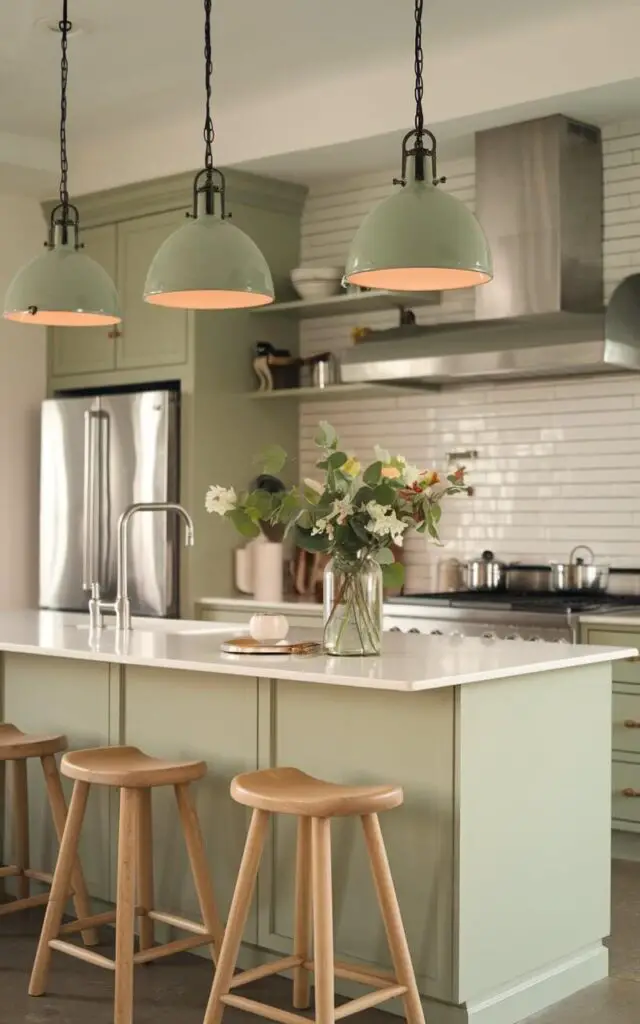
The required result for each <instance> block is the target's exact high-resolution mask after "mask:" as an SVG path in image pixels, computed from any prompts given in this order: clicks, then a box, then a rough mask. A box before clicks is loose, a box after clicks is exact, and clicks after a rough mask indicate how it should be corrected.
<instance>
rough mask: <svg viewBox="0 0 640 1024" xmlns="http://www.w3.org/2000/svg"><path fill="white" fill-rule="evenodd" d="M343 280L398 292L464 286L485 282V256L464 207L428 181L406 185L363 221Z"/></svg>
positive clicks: (476, 229) (489, 272) (487, 255)
mask: <svg viewBox="0 0 640 1024" xmlns="http://www.w3.org/2000/svg"><path fill="white" fill-rule="evenodd" d="M345 277H346V279H347V281H349V282H350V283H351V284H357V285H361V286H362V287H364V288H385V289H388V290H389V291H399V292H404V291H408V292H422V291H445V290H446V289H449V288H469V287H473V286H474V285H479V284H485V283H486V282H487V281H490V280H491V277H492V269H491V254H490V252H489V246H488V244H487V240H486V238H485V236H484V232H483V230H482V228H481V227H480V224H479V223H478V221H477V220H476V218H475V217H474V215H473V214H472V213H471V211H470V210H469V209H467V207H466V206H465V205H464V203H461V202H460V200H459V199H456V198H455V197H454V196H452V195H449V194H448V193H447V192H443V191H441V190H440V189H438V188H436V186H435V185H432V184H431V183H430V182H427V181H411V182H410V183H409V184H407V185H406V187H405V188H403V189H401V190H399V191H398V192H394V194H393V195H391V196H389V198H388V199H385V200H383V201H382V202H381V203H380V204H379V205H378V206H376V207H375V208H374V209H373V210H372V211H371V213H369V215H368V216H367V217H365V219H364V221H363V223H362V224H361V225H360V228H359V229H358V231H357V233H356V236H355V238H354V240H353V242H352V243H351V249H350V252H349V256H348V258H347V265H346V270H345Z"/></svg>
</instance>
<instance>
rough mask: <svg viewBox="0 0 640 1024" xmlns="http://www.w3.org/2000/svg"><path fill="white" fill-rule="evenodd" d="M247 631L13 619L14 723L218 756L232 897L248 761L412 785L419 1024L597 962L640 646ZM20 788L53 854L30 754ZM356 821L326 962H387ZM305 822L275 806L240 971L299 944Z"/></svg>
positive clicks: (602, 961)
mask: <svg viewBox="0 0 640 1024" xmlns="http://www.w3.org/2000/svg"><path fill="white" fill-rule="evenodd" d="M79 626H80V627H85V628H78V627H79ZM234 629H237V626H235V627H234V626H231V627H230V626H229V625H225V624H216V623H210V622H209V623H207V622H184V621H183V622H173V623H168V622H164V623H160V622H158V623H155V624H154V625H153V626H151V625H149V624H147V626H146V627H145V626H144V625H141V624H137V623H135V624H134V629H133V631H132V632H130V633H128V634H122V633H118V632H117V631H115V630H104V631H102V632H101V633H99V634H97V635H92V634H91V633H90V632H89V631H88V630H87V629H86V619H85V620H84V621H83V617H82V616H71V615H62V614H56V613H51V612H41V613H37V612H23V613H7V614H2V615H0V652H2V653H1V657H2V700H3V708H4V715H5V720H13V721H14V722H16V723H17V724H18V725H19V726H21V727H22V728H25V729H30V730H31V729H33V730H37V731H48V730H50V729H54V728H55V729H59V730H61V731H66V733H67V735H68V737H69V742H70V745H71V746H73V747H80V746H85V745H87V744H104V743H112V744H115V743H125V744H134V745H139V746H140V747H143V748H144V749H145V750H147V751H148V752H149V753H151V754H157V755H161V756H169V757H171V756H173V755H175V756H178V757H186V758H192V757H193V758H203V759H204V760H206V762H207V764H208V766H209V774H208V776H207V778H206V779H205V780H204V781H203V782H202V784H199V785H198V786H197V787H196V794H197V805H198V811H199V814H200V816H201V820H202V823H203V829H204V833H205V840H206V844H207V851H208V856H209V860H210V865H211V869H212V872H213V877H214V883H215V887H216V891H217V895H218V899H219V901H220V905H221V909H222V912H223V913H224V914H226V912H227V910H228V907H229V903H230V899H231V894H232V890H233V885H234V881H235V877H236V873H237V870H238V865H239V861H240V856H241V851H242V846H243V843H244V839H245V835H246V827H247V817H246V813H245V810H244V809H243V808H242V807H240V806H238V805H236V804H234V803H233V802H232V801H231V799H230V797H229V784H230V781H231V779H232V777H233V776H234V775H235V774H237V773H238V772H242V771H247V770H253V769H256V768H267V767H271V766H276V765H289V764H293V765H296V766H298V767H300V768H301V769H303V770H305V771H307V772H310V773H311V774H315V775H318V776H321V777H324V778H326V779H329V780H334V781H336V782H343V783H377V782H389V781H391V782H396V783H400V784H401V785H402V786H403V788H404V792H405V803H404V805H403V806H402V807H401V808H399V809H398V810H397V811H393V812H389V813H388V814H385V815H383V816H382V819H381V821H382V827H383V830H384V835H385V841H386V843H387V848H388V853H389V859H390V862H391V867H392V871H393V874H394V878H395V881H396V886H397V890H398V895H399V900H400V905H401V909H402V913H403V917H404V921H405V926H406V930H407V935H408V939H409V944H410V948H411V953H412V958H413V961H414V964H415V968H416V973H417V976H418V982H419V988H420V992H421V994H422V996H423V1000H424V1004H425V1008H426V1011H427V1018H428V1020H429V1021H430V1024H454V1022H455V1024H457V1022H459V1024H467V1022H471V1024H515V1022H516V1021H519V1020H521V1019H522V1018H524V1017H526V1016H528V1015H529V1014H531V1013H534V1012H536V1011H537V1010H539V1009H542V1008H543V1007H545V1006H548V1005H550V1004H552V1003H554V1002H555V1001H557V1000H559V999H561V998H563V997H565V996H567V995H569V994H570V993H571V992H574V991H576V990H578V989H580V988H583V987H585V986H586V985H588V984H590V983H591V982H593V981H596V980H598V979H600V978H603V977H605V976H606V974H607V970H608V959H607V950H606V948H605V946H604V945H603V939H604V938H606V936H607V935H608V933H609V906H610V835H611V832H610V817H611V788H610V729H611V713H610V712H611V701H610V694H611V666H610V664H609V662H610V661H615V659H617V658H624V657H628V656H633V655H635V653H636V652H634V651H633V650H624V649H613V650H611V649H606V648H600V647H590V648H587V647H572V648H566V649H563V648H559V647H558V646H557V645H551V644H549V645H547V644H535V645H531V644H526V643H517V642H511V643H506V642H505V643H502V642H500V641H496V642H491V641H485V640H480V639H473V638H470V639H463V640H459V639H456V638H447V637H430V636H406V635H404V634H387V635H386V636H385V646H384V653H383V656H382V657H381V658H378V659H373V658H371V659H349V658H345V659H337V658H325V657H323V656H318V657H311V658H298V659H296V658H292V659H289V658H277V659H268V658H257V659H256V658H250V657H245V658H238V657H229V656H226V655H224V654H223V653H221V651H220V643H221V639H222V637H224V636H229V635H230V632H233V630H234ZM306 633H307V634H308V630H306ZM576 707H579V708H580V728H576ZM30 783H31V787H32V791H33V792H34V802H33V805H32V816H31V828H32V833H33V861H34V864H35V860H36V857H37V858H38V861H39V864H42V866H43V867H45V868H46V867H50V866H51V864H52V861H53V857H54V853H55V843H54V838H53V832H52V828H51V826H50V825H49V823H48V819H47V818H46V816H45V815H43V814H42V813H41V811H42V803H41V795H40V794H39V793H38V787H39V786H41V782H40V781H39V779H38V777H37V774H36V773H35V772H34V775H33V777H32V778H31V779H30ZM98 788H99V787H98ZM35 794H38V795H37V797H36V796H35ZM576 794H588V799H580V800H577V799H576ZM170 797H171V794H162V793H158V794H157V796H156V795H155V794H154V855H155V877H156V901H157V903H158V905H160V904H162V905H163V906H164V907H166V909H168V910H170V911H172V912H174V913H176V914H179V915H183V916H189V914H193V913H195V910H196V908H195V900H194V896H193V893H192V891H191V889H190V884H189V874H188V871H187V866H186V861H185V857H184V851H183V850H182V847H181V842H180V836H179V833H178V832H177V830H176V828H175V813H174V812H175V808H174V806H173V802H172V800H171V798H170ZM92 800H93V805H92V808H91V813H92V818H91V822H90V827H88V828H87V829H86V830H85V834H84V837H83V847H82V850H83V853H84V858H85V863H86V865H87V868H88V870H87V876H88V880H89V887H90V891H91V894H92V895H93V896H95V897H99V898H100V899H102V900H107V901H112V900H113V899H114V896H115V880H114V866H115V848H116V847H115V844H116V836H117V796H116V795H115V794H107V795H106V796H105V795H104V794H98V795H97V796H92ZM357 824H358V823H357V822H355V821H351V820H348V819H345V820H336V821H334V822H333V823H332V831H333V850H334V861H333V874H334V900H335V944H336V957H337V958H339V959H343V960H347V959H351V960H355V961H356V962H360V963H361V964H362V965H365V966H366V965H375V966H376V967H378V968H383V969H384V968H387V969H388V968H389V964H388V962H387V947H386V943H385V939H384V933H383V928H382V923H381V922H380V920H379V919H378V916H377V912H376V903H375V898H374V893H373V888H372V882H371V878H370V874H369V868H368V864H367V861H366V858H365V854H364V850H363V848H362V840H361V835H360V832H359V830H358V828H357ZM294 827H295V822H294V821H293V820H292V819H289V818H286V817H280V818H278V820H277V821H276V822H275V824H274V828H273V831H272V834H271V839H270V842H269V843H268V847H267V854H266V859H265V861H264V863H263V867H262V871H261V874H260V877H259V881H258V890H257V898H256V901H255V905H254V908H253V912H252V916H251V918H250V920H249V922H248V925H247V929H246V932H245V936H244V939H245V946H244V950H243V962H244V964H245V965H246V966H249V965H251V964H255V963H260V962H265V961H266V960H268V959H269V958H271V957H273V956H274V955H276V954H282V953H285V954H286V953H289V952H290V950H291V948H292V905H293V865H294V862H295V846H294ZM9 839H10V837H9ZM341 985H342V986H343V987H342V988H341V989H340V990H341V991H342V992H344V993H345V994H347V995H349V994H357V989H356V988H354V987H351V985H350V983H347V982H342V983H341ZM398 1009H399V1008H398Z"/></svg>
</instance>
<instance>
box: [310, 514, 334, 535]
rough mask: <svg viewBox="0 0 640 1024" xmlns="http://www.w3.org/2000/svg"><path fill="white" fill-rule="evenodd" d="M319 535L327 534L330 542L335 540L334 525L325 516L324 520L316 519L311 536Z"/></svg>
mask: <svg viewBox="0 0 640 1024" xmlns="http://www.w3.org/2000/svg"><path fill="white" fill-rule="evenodd" d="M317 533H326V535H327V537H328V538H329V540H333V523H332V522H330V517H329V516H325V517H324V518H323V519H316V525H315V526H314V527H313V529H312V530H311V536H312V537H313V536H314V535H315V534H317Z"/></svg>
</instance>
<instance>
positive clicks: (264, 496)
mask: <svg viewBox="0 0 640 1024" xmlns="http://www.w3.org/2000/svg"><path fill="white" fill-rule="evenodd" d="M245 508H246V510H247V512H249V511H250V510H251V509H253V510H255V511H256V512H257V513H258V515H259V517H260V519H268V518H269V516H270V515H271V511H272V509H273V496H272V495H271V494H269V492H268V491H261V490H255V491H251V493H250V494H248V495H247V499H246V501H245Z"/></svg>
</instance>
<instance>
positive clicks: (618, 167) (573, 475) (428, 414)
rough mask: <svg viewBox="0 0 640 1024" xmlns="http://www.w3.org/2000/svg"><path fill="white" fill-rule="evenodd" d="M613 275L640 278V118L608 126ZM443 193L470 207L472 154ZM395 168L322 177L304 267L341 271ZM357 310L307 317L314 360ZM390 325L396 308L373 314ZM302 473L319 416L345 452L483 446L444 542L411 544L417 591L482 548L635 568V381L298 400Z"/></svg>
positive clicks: (425, 455)
mask: <svg viewBox="0 0 640 1024" xmlns="http://www.w3.org/2000/svg"><path fill="white" fill-rule="evenodd" d="M603 135H604V140H605V141H604V194H605V211H604V280H605V293H606V296H607V297H608V296H609V295H610V294H611V292H612V290H613V288H614V287H615V285H616V284H617V283H618V282H619V281H620V280H622V279H623V278H624V277H626V276H627V275H628V274H631V273H634V272H640V121H638V122H627V123H624V124H614V125H609V126H606V127H605V129H604V131H603ZM441 170H442V172H443V173H446V174H447V175H448V182H447V186H446V187H447V188H448V189H450V190H451V191H452V192H454V193H455V194H456V195H458V196H459V197H460V198H461V199H463V200H464V201H465V202H467V203H468V204H469V206H470V207H471V208H473V202H474V166H473V161H472V160H467V161H464V162H460V163H458V164H454V165H453V166H451V165H449V164H447V165H443V166H442V167H441ZM393 173H394V171H393V168H391V169H390V170H389V171H387V172H385V173H376V174H372V175H368V176H366V177H359V178H348V179H341V180H335V179H334V180H333V181H332V182H326V183H324V184H323V185H322V186H318V187H316V188H314V189H312V190H311V192H310V195H309V197H308V200H307V204H306V208H305V212H304V218H303V235H302V251H301V255H302V262H303V263H305V264H313V263H315V264H316V265H324V266H332V265H336V266H340V265H343V264H344V259H345V256H346V251H347V248H348V245H349V241H350V239H351V238H352V237H353V235H354V233H355V230H356V228H357V226H358V224H359V223H360V221H361V219H362V218H363V216H364V215H365V213H366V212H367V210H368V209H370V207H371V206H372V205H374V204H375V203H376V202H378V201H379V200H380V199H381V198H382V197H383V196H384V195H386V194H387V193H388V191H389V190H390V188H391V186H390V181H391V178H392V177H393ZM416 312H417V317H418V320H419V321H420V322H428V321H430V320H437V321H443V320H451V319H462V318H469V317H472V316H473V293H472V292H459V293H448V294H445V296H444V298H443V303H442V305H441V306H440V307H436V308H435V309H432V310H418V311H416ZM359 319H360V320H361V319H362V318H361V317H360V318H359V317H357V316H350V317H339V318H334V319H330V320H315V321H314V320H306V321H302V348H303V352H304V353H305V354H311V353H312V352H321V351H325V350H328V349H329V350H332V351H335V352H339V351H340V350H341V349H344V348H345V347H347V346H348V345H349V344H350V336H349V332H350V329H351V328H352V327H353V326H354V325H355V324H356V323H358V320H359ZM367 323H369V324H370V325H371V326H376V327H383V326H392V325H394V324H395V323H396V315H395V314H394V313H378V314H374V315H373V316H371V317H370V318H367ZM300 416H301V424H300V426H301V442H300V460H301V466H300V469H301V475H308V476H310V475H313V459H314V448H313V435H314V433H315V427H316V424H317V422H318V420H319V419H327V420H329V421H330V422H331V423H332V424H333V425H334V426H335V427H336V428H337V429H338V430H339V432H340V435H341V442H342V447H344V449H345V450H346V451H355V452H356V453H357V454H359V455H361V456H365V457H367V456H370V455H371V449H372V447H373V444H374V443H376V442H378V443H380V444H382V445H383V446H384V447H386V448H390V449H391V450H392V451H394V452H399V453H401V454H404V455H406V456H407V458H409V459H410V460H411V461H412V462H416V463H418V464H419V465H424V466H431V465H435V467H436V468H438V467H442V466H443V465H446V454H447V452H449V451H451V450H452V449H454V448H458V447H463V448H469V447H473V448H477V449H478V450H479V452H480V458H479V460H478V461H477V463H474V464H473V466H472V468H471V472H470V482H471V483H473V484H474V486H475V488H476V493H475V496H474V497H473V498H466V497H457V498H455V499H452V500H450V501H449V502H448V503H447V506H446V509H445V514H444V515H443V540H444V541H445V542H446V545H445V548H444V550H443V549H439V548H436V547H434V546H432V545H431V546H429V547H427V546H426V544H425V543H424V541H423V540H422V538H418V537H414V538H413V539H410V540H408V542H407V555H408V573H407V584H408V589H409V590H412V591H420V590H426V589H431V588H435V587H436V586H437V574H436V565H437V562H438V560H439V559H440V558H447V557H452V556H453V557H459V558H465V557H470V556H475V555H478V554H479V553H480V551H482V549H483V548H485V547H489V548H492V549H493V550H494V551H495V552H496V554H497V555H498V556H499V557H504V558H508V559H517V558H521V559H523V560H532V561H545V560H547V559H548V558H556V559H563V560H566V557H567V556H568V554H569V551H570V549H571V548H572V547H573V546H574V544H577V543H585V544H589V545H590V546H591V547H593V549H594V551H595V552H596V555H597V557H598V558H599V559H600V560H603V561H608V560H611V561H612V562H613V563H614V564H617V565H636V566H637V565H640V375H638V374H624V375H619V376H615V377H593V378H589V379H580V378H578V379H572V380H563V381H562V382H558V381H555V382H554V381H537V382H531V381H529V382H514V383H509V384H501V385H497V384H493V383H491V382H486V383H484V384H479V385H478V386H474V387H467V388H459V389H447V390H445V391H442V392H440V393H436V394H426V395H418V396H405V397H400V398H388V399H387V398H385V399H382V400H380V399H371V400H369V399H367V400H366V401H350V402H334V403H327V402H323V403H305V404H303V405H302V406H301V413H300Z"/></svg>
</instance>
